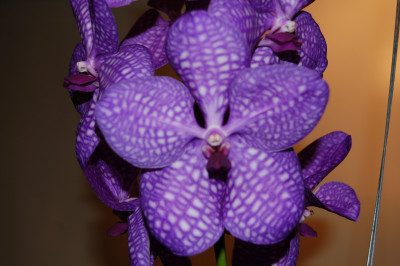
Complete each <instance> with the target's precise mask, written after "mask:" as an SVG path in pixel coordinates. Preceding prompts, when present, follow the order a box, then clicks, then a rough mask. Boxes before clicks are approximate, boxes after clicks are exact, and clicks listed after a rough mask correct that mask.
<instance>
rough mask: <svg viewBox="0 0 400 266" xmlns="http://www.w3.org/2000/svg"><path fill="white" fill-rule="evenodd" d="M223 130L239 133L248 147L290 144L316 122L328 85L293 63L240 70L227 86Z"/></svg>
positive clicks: (277, 147) (273, 148)
mask: <svg viewBox="0 0 400 266" xmlns="http://www.w3.org/2000/svg"><path fill="white" fill-rule="evenodd" d="M229 92H230V121H228V124H226V125H225V131H226V132H227V134H228V135H229V134H232V133H238V134H240V135H241V136H242V137H243V138H244V139H245V140H246V142H247V144H248V145H249V146H251V147H255V148H260V149H263V150H264V151H278V150H284V149H287V148H290V147H292V146H293V145H294V144H296V143H297V142H298V141H300V140H301V139H302V138H304V137H305V136H306V135H307V134H308V133H310V132H311V130H312V129H313V128H314V127H315V126H316V125H317V123H318V122H319V120H320V118H321V116H322V114H323V112H324V109H325V106H326V104H327V101H328V96H329V88H328V85H327V84H326V82H325V81H323V80H322V79H321V77H320V75H319V74H318V73H317V72H315V71H312V70H309V69H306V68H303V67H298V66H296V65H293V64H292V65H272V66H262V67H259V68H251V69H245V70H243V71H242V72H241V73H240V74H239V75H238V77H237V78H236V79H235V80H234V81H233V82H232V84H231V87H230V91H229Z"/></svg>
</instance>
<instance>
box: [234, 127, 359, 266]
mask: <svg viewBox="0 0 400 266" xmlns="http://www.w3.org/2000/svg"><path fill="white" fill-rule="evenodd" d="M350 148H351V137H350V136H349V135H347V134H346V133H344V132H340V131H335V132H332V133H330V134H327V135H325V136H323V137H321V138H319V139H318V140H316V141H314V142H313V143H311V144H310V145H309V146H307V147H306V148H305V149H304V150H302V151H301V152H300V153H299V154H298V156H299V159H300V163H301V168H302V173H303V179H304V184H305V187H306V199H305V200H306V202H305V207H309V206H315V207H319V208H322V209H325V210H327V211H330V212H334V213H336V214H338V215H340V216H343V217H345V218H347V219H349V220H352V221H357V220H358V216H359V213H360V202H359V200H358V198H357V195H356V193H355V192H354V190H353V189H352V188H351V187H350V186H348V185H346V184H344V183H341V182H335V181H333V182H328V183H325V184H323V185H321V186H320V187H319V188H318V189H317V190H316V191H315V192H314V193H312V192H311V191H312V190H314V189H315V187H316V186H317V185H318V184H319V183H320V182H321V181H322V180H323V179H324V178H325V177H326V176H327V175H328V174H329V173H330V172H331V171H332V170H333V169H334V168H335V167H336V166H337V165H339V164H340V163H341V162H342V161H343V160H344V158H345V157H346V156H347V154H348V153H349V151H350ZM310 214H311V212H310V211H309V210H308V209H307V208H306V209H305V210H304V213H303V218H302V219H301V220H300V223H299V225H298V226H297V228H296V229H295V230H294V231H293V232H292V234H291V235H290V236H289V237H288V238H287V239H285V240H284V241H282V242H280V243H277V244H275V245H254V244H252V243H247V242H244V241H241V240H238V239H235V245H234V253H233V254H234V255H233V265H242V266H243V265H271V264H274V265H296V261H297V257H298V254H299V248H300V246H299V243H300V236H306V237H316V236H317V233H316V232H315V231H314V230H313V229H312V228H311V227H310V226H308V225H307V224H305V223H304V220H305V218H307V217H308V216H309V215H310Z"/></svg>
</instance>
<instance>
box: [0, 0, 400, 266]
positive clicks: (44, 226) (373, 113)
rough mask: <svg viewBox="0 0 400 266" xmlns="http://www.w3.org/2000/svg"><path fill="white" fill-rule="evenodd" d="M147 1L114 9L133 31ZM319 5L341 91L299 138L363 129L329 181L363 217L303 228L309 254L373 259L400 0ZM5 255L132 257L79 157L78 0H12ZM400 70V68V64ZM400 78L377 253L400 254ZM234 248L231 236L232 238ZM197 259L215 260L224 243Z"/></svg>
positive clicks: (309, 259)
mask: <svg viewBox="0 0 400 266" xmlns="http://www.w3.org/2000/svg"><path fill="white" fill-rule="evenodd" d="M145 3H146V1H142V0H141V1H139V2H138V3H134V4H132V5H130V6H129V7H123V8H119V9H113V11H114V14H115V16H116V19H117V23H118V26H119V30H120V36H121V37H122V36H124V35H125V34H126V33H127V31H128V30H129V28H130V26H131V24H132V23H133V22H134V21H135V20H136V19H137V18H138V16H139V14H141V13H142V12H143V11H144V10H145V9H146V7H145ZM308 11H310V12H311V14H312V15H313V17H314V19H315V20H316V21H317V22H318V23H319V25H320V27H321V30H322V32H323V34H324V35H325V38H326V40H327V43H328V60H329V65H328V69H327V71H326V72H325V75H324V78H325V79H326V80H327V82H328V83H329V84H330V88H331V96H330V102H329V104H328V107H327V110H326V113H325V115H324V116H323V118H322V120H321V123H320V124H319V125H318V126H317V128H316V129H315V130H314V131H313V132H312V133H311V135H310V136H308V137H307V138H306V139H304V140H303V141H302V142H301V143H300V144H299V145H298V146H297V147H296V149H298V150H299V149H301V148H303V147H304V146H306V145H307V144H309V143H310V142H311V141H313V140H314V139H316V138H318V137H320V136H322V135H325V134H327V133H329V132H331V131H334V130H342V131H345V132H346V133H348V134H350V135H352V137H353V149H352V151H351V152H350V155H349V156H348V158H347V159H346V160H345V161H344V162H343V163H342V164H341V165H340V166H339V167H338V168H337V169H336V170H335V171H334V172H332V173H331V174H330V175H329V176H328V177H327V178H326V181H333V180H338V181H344V182H346V183H348V184H349V185H351V186H352V187H353V188H354V189H355V190H356V191H357V193H358V195H359V198H360V201H361V204H362V205H361V206H362V209H361V214H360V220H359V222H357V223H354V222H350V221H348V220H345V219H344V218H341V217H338V216H337V215H334V214H331V213H327V212H325V211H323V210H315V214H314V215H313V216H311V217H310V218H309V219H308V220H307V223H308V224H309V225H311V226H312V227H313V228H314V229H315V230H317V231H318V234H319V236H318V238H316V239H307V238H302V240H301V252H300V257H299V265H363V264H365V262H366V257H367V252H368V242H369V236H370V228H371V222H372V215H373V208H374V201H375V196H376V188H377V183H378V175H379V168H380V158H381V153H382V144H383V134H384V125H385V115H386V104H387V94H388V86H389V70H390V63H391V52H392V40H393V31H394V18H395V1H394V0H365V1H362V3H361V1H354V0H353V1H345V0H337V1H323V0H320V1H316V2H315V3H313V4H312V6H311V7H310V8H308ZM0 25H1V42H0V58H1V69H0V70H1V71H0V84H1V91H2V93H1V99H2V100H1V105H0V115H1V131H0V132H1V133H0V134H1V135H0V136H1V138H0V139H1V147H2V148H1V160H0V163H1V165H0V173H1V179H0V180H1V181H0V182H1V183H0V185H1V189H2V192H1V193H0V200H1V203H2V212H1V227H0V228H1V229H2V237H1V242H0V243H1V248H0V261H1V262H2V265H11V266H12V265H34V266H36V265H42V266H48V265H60V266H64V265H65V266H70V265H78V266H80V265H85V266H86V265H87V266H90V265H96V266H108V265H129V261H128V252H127V251H128V248H127V243H126V241H127V238H126V236H120V237H116V238H114V237H108V236H107V235H106V234H105V231H106V230H107V229H108V228H109V227H110V226H111V225H112V224H113V223H115V222H116V221H117V218H116V217H114V216H113V215H112V213H111V210H109V209H108V208H107V207H105V206H103V204H102V203H101V202H100V201H99V200H98V199H97V198H96V195H95V194H94V193H93V192H92V191H91V189H90V187H89V184H88V183H87V181H86V179H85V177H84V175H83V173H82V171H81V169H80V167H79V165H78V162H77V161H76V159H75V148H74V142H75V129H76V126H77V123H78V119H79V117H78V114H77V112H76V111H75V110H74V107H73V105H72V103H71V101H70V99H69V97H68V93H67V91H66V90H65V89H63V88H62V81H63V78H64V76H65V75H67V71H68V64H69V59H70V55H71V53H72V51H73V48H74V46H75V44H76V43H77V42H78V41H79V34H78V30H77V27H76V25H75V20H74V17H73V15H72V11H71V8H70V5H69V2H68V0H47V1H46V0H36V1H28V0H26V1H24V0H14V1H11V0H2V1H1V2H0ZM398 72H399V71H398ZM399 82H400V77H397V82H396V83H397V85H396V87H395V98H394V102H393V104H394V106H393V111H392V123H391V127H390V136H389V143H388V144H389V148H388V154H387V156H388V157H387V165H386V170H385V182H384V190H383V192H384V193H383V197H382V209H381V219H380V222H379V229H378V237H377V247H376V255H375V257H376V258H375V264H376V265H397V262H398V255H399V254H398V239H399V237H400V226H399V224H400V212H399V210H400V207H399V202H400V193H399V187H400V176H399V172H400V160H399V158H400V139H399V136H400V102H399V93H400V92H399V86H398V85H399ZM227 248H228V255H230V254H231V251H230V249H231V248H232V244H231V241H228V246H227ZM193 261H194V265H215V264H214V263H215V262H214V258H213V252H212V250H210V251H208V252H207V253H206V254H205V255H199V256H195V257H194V258H193Z"/></svg>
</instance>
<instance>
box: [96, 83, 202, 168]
mask: <svg viewBox="0 0 400 266" xmlns="http://www.w3.org/2000/svg"><path fill="white" fill-rule="evenodd" d="M96 121H97V123H98V125H99V127H100V129H101V131H102V133H103V135H104V137H105V139H106V140H107V142H108V143H109V145H110V147H111V148H112V149H113V150H114V151H115V152H116V153H118V154H119V155H120V156H121V157H122V158H124V159H125V160H126V161H128V162H130V163H131V164H133V165H135V166H137V167H141V168H159V167H165V166H167V165H170V164H171V163H173V162H174V161H175V160H176V159H178V158H179V157H180V156H181V154H182V153H183V151H184V147H185V145H186V144H187V143H188V142H189V141H190V140H191V139H193V138H195V137H196V136H199V137H201V136H202V134H203V132H204V130H203V129H202V128H200V127H199V126H198V125H197V123H196V120H195V117H194V113H193V98H192V97H191V95H190V93H189V91H188V90H187V88H186V87H185V86H184V85H183V84H182V83H181V82H179V81H177V80H175V79H172V78H169V77H148V78H136V79H131V80H126V81H122V82H120V83H118V84H116V85H113V86H111V87H110V88H109V89H108V90H106V91H105V93H104V94H103V97H102V99H101V100H100V101H99V102H98V103H97V106H96Z"/></svg>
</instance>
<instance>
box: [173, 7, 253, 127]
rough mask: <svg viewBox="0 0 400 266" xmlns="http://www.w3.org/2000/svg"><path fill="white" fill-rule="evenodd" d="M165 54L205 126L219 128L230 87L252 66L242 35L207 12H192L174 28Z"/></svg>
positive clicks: (180, 19)
mask: <svg viewBox="0 0 400 266" xmlns="http://www.w3.org/2000/svg"><path fill="white" fill-rule="evenodd" d="M166 50H167V56H168V58H169V61H170V63H171V65H172V67H173V68H174V69H175V71H176V72H177V73H178V74H179V75H180V77H181V78H182V80H183V82H184V83H185V84H186V85H187V86H188V88H189V90H190V91H191V93H192V95H193V97H194V98H195V100H196V101H197V102H198V103H199V105H200V107H201V109H202V111H203V113H204V115H205V120H206V124H207V125H220V124H221V123H222V120H223V115H224V112H225V110H226V108H227V106H228V98H227V95H228V90H227V89H228V86H229V84H230V83H231V81H232V79H233V78H234V77H235V76H236V75H237V73H238V72H239V71H240V70H241V69H242V68H244V67H245V66H249V65H250V50H249V48H248V46H247V44H246V42H245V40H244V39H243V37H242V36H241V34H240V32H238V31H237V30H235V29H234V28H233V27H232V26H230V25H228V24H226V23H224V22H223V21H221V20H219V19H217V18H214V17H211V16H210V15H209V14H208V13H207V12H205V11H193V12H190V13H187V14H185V15H183V16H182V17H180V18H179V19H178V20H177V21H176V22H175V23H174V24H173V25H172V27H171V29H170V32H169V34H168V37H167V46H166Z"/></svg>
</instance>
